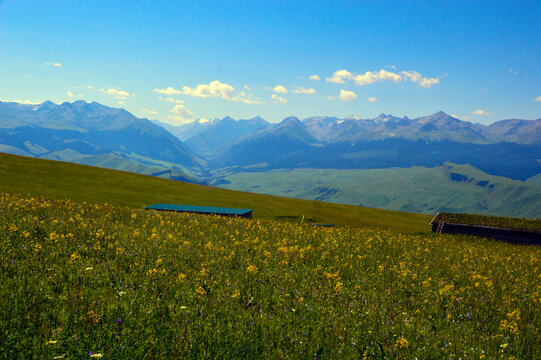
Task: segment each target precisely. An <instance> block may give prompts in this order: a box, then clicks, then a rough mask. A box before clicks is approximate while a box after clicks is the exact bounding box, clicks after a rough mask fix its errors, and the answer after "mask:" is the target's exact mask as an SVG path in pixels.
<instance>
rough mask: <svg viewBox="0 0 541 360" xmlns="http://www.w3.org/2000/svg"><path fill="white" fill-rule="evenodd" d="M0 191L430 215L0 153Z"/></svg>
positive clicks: (263, 213) (403, 217)
mask: <svg viewBox="0 0 541 360" xmlns="http://www.w3.org/2000/svg"><path fill="white" fill-rule="evenodd" d="M0 192H5V193H12V194H22V195H26V194H29V195H32V196H43V197H47V198H69V199H72V200H76V201H87V202H91V203H98V204H103V203H108V204H111V205H116V206H129V207H135V208H141V207H144V206H147V205H150V204H154V203H176V204H190V205H209V206H224V207H239V208H249V209H254V217H256V218H267V219H273V218H279V217H291V218H290V219H292V220H294V221H298V220H297V219H300V217H301V216H302V215H305V216H306V218H307V219H310V220H309V221H313V222H323V223H334V224H337V225H350V226H365V227H372V228H374V227H376V228H388V229H391V230H396V231H403V232H428V231H429V227H428V223H429V222H430V219H431V217H430V216H425V215H417V214H411V213H401V212H392V211H386V210H378V209H370V208H364V207H357V206H347V205H340V204H331V203H324V202H319V201H307V200H297V199H290V198H282V197H275V196H265V195H260V194H252V193H243V192H239V191H230V190H225V189H219V188H214V187H208V186H201V185H193V184H187V183H182V182H178V181H171V180H165V179H159V178H155V177H150V176H144V175H138V174H132V173H127V172H121V171H116V170H108V169H101V168H95V167H88V166H83V165H76V164H70V163H64V162H57V161H49V160H42V159H35V158H29V157H21V156H15V155H8V154H0Z"/></svg>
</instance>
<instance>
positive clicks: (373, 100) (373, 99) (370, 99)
mask: <svg viewBox="0 0 541 360" xmlns="http://www.w3.org/2000/svg"><path fill="white" fill-rule="evenodd" d="M368 101H370V102H371V103H374V102H377V101H378V98H377V97H374V96H372V97H369V98H368Z"/></svg>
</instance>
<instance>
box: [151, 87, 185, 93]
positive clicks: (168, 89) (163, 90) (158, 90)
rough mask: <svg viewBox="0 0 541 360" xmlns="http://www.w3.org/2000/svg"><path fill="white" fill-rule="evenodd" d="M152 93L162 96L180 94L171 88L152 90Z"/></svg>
mask: <svg viewBox="0 0 541 360" xmlns="http://www.w3.org/2000/svg"><path fill="white" fill-rule="evenodd" d="M153 91H154V92H156V93H158V94H162V95H180V94H181V93H182V92H181V91H180V90H177V89H174V88H173V87H171V86H169V87H168V88H166V89H154V90H153Z"/></svg>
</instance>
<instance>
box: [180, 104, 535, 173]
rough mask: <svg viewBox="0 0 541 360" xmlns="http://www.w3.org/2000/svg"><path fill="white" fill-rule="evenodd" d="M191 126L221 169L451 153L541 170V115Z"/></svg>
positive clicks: (405, 161) (433, 161)
mask: <svg viewBox="0 0 541 360" xmlns="http://www.w3.org/2000/svg"><path fill="white" fill-rule="evenodd" d="M190 132H191V133H193V134H194V135H192V136H188V137H185V138H183V140H184V141H185V142H186V144H188V145H189V146H190V148H191V149H192V150H193V151H194V152H196V153H198V154H201V155H203V156H204V157H205V158H206V159H208V161H209V167H210V168H213V169H219V168H224V167H235V166H237V167H238V166H241V167H245V166H252V167H256V168H258V169H259V170H258V171H261V169H278V168H336V169H372V168H388V167H410V166H426V167H433V166H436V165H438V164H441V163H443V162H445V161H451V162H454V163H460V164H472V165H473V166H475V167H477V168H479V169H481V170H483V171H485V172H487V173H490V174H494V175H501V176H506V177H509V178H512V179H516V180H526V179H528V178H530V177H532V176H535V175H537V174H539V173H540V172H541V163H540V162H539V159H540V158H541V119H537V120H516V119H515V120H502V121H498V122H495V123H493V124H490V125H481V124H473V123H470V122H467V121H462V120H459V119H457V118H455V117H453V116H450V115H447V114H445V113H444V112H437V113H435V114H432V115H430V116H423V117H418V118H416V119H409V118H408V117H403V118H400V117H395V116H392V115H385V114H381V115H380V116H379V117H377V118H374V119H360V118H358V117H355V116H352V117H349V118H346V119H339V118H336V117H312V118H307V119H304V120H302V121H301V120H299V119H298V118H296V117H289V118H286V119H284V120H283V121H282V122H280V123H278V124H271V123H268V122H266V121H265V120H263V119H261V118H259V117H257V118H254V119H250V120H240V121H234V120H233V119H231V118H229V117H226V118H224V119H222V120H214V121H212V122H207V123H203V124H200V123H197V122H195V123H192V124H191V125H190ZM222 134H223V135H222Z"/></svg>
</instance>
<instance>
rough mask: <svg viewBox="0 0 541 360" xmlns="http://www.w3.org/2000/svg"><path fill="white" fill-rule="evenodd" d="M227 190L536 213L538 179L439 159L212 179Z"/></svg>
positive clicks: (540, 205) (418, 207) (540, 210)
mask: <svg viewBox="0 0 541 360" xmlns="http://www.w3.org/2000/svg"><path fill="white" fill-rule="evenodd" d="M217 184H219V186H221V187H224V188H228V189H238V190H242V191H252V192H257V193H263V194H272V195H279V196H290V197H295V198H300V199H317V200H324V201H330V202H336V203H342V204H350V205H362V206H368V207H377V208H383V209H391V210H398V211H411V212H419V213H426V214H435V213H437V212H439V211H446V212H455V213H457V212H458V213H463V212H465V213H476V214H490V215H500V216H515V217H530V218H534V217H541V184H539V183H536V178H532V179H531V181H528V182H524V181H517V180H511V179H508V178H505V177H501V176H493V175H489V174H487V173H484V172H482V171H481V170H478V169H476V168H474V167H472V166H470V165H456V164H452V163H445V164H444V165H440V166H436V167H434V168H426V167H420V166H415V167H411V168H390V169H371V170H336V169H329V170H324V169H296V170H276V171H267V172H248V171H245V172H239V173H236V174H231V175H227V176H225V177H223V178H221V179H220V180H219V182H217Z"/></svg>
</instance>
